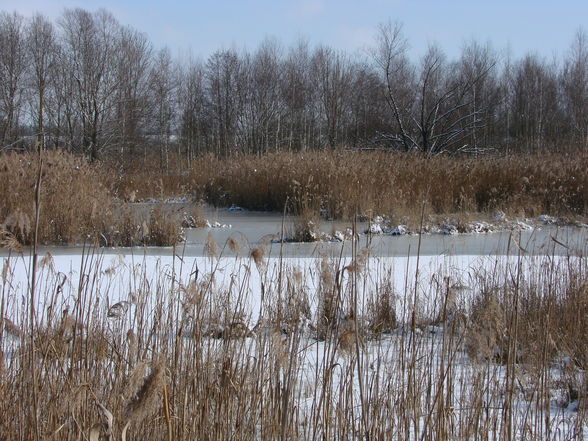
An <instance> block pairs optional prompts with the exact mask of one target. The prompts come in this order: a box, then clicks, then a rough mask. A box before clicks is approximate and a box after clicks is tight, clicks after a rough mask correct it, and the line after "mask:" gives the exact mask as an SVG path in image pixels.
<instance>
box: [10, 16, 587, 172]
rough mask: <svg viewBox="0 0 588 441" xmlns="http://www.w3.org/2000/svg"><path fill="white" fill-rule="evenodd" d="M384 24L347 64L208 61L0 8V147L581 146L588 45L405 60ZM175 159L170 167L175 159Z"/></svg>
mask: <svg viewBox="0 0 588 441" xmlns="http://www.w3.org/2000/svg"><path fill="white" fill-rule="evenodd" d="M408 50H409V44H408V42H407V41H406V39H405V38H404V36H403V34H402V26H401V25H400V24H395V23H387V24H383V25H380V26H379V28H378V30H377V32H376V34H375V38H374V43H373V45H372V47H370V48H367V49H366V50H365V51H362V52H361V53H358V54H350V53H345V52H340V51H336V50H334V49H332V48H330V47H327V46H321V45H319V46H315V47H311V46H310V45H309V44H308V43H307V42H305V41H302V40H301V41H299V42H297V43H296V44H294V45H292V46H291V47H288V48H284V47H283V46H282V45H281V44H280V43H279V42H278V41H276V40H274V39H266V40H265V41H263V42H262V43H261V44H260V45H259V46H258V47H257V48H256V49H255V50H253V51H249V50H245V49H242V50H241V49H239V50H238V49H234V48H231V49H219V50H218V51H216V52H214V53H213V54H212V55H210V56H209V57H208V58H207V59H206V60H200V59H197V58H194V57H191V56H186V57H174V56H173V55H172V51H170V50H169V49H161V50H156V49H155V48H154V46H153V45H152V43H151V42H150V41H149V39H148V38H147V36H146V35H145V34H144V33H142V32H139V31H137V30H135V29H133V28H130V27H128V26H124V25H121V24H120V23H119V22H118V21H117V19H116V18H115V17H114V16H113V15H112V14H111V13H109V12H107V11H105V10H98V11H96V12H89V11H86V10H83V9H69V10H65V12H64V13H63V14H62V15H61V17H60V18H59V19H57V20H56V21H55V22H51V21H50V20H48V19H47V18H46V17H44V16H42V15H38V14H37V15H33V16H32V17H23V16H21V15H19V14H17V13H10V12H1V13H0V148H1V149H2V150H3V151H7V150H26V149H32V148H34V146H35V145H37V146H38V145H44V146H45V147H46V148H53V147H60V148H63V149H66V150H68V151H71V152H75V153H82V154H85V155H87V156H88V157H89V158H91V159H98V158H107V157H108V158H123V157H128V155H131V156H137V157H140V156H147V155H151V154H153V153H157V154H158V155H159V158H160V161H161V166H162V167H164V168H165V167H167V164H168V161H169V159H168V158H169V156H170V154H172V153H173V154H174V156H175V154H177V155H180V156H181V157H182V158H185V159H186V164H187V165H188V166H190V164H191V161H192V160H193V159H194V158H196V157H197V155H199V154H202V153H207V152H212V153H214V154H217V155H228V154H233V153H239V152H243V153H266V152H272V151H280V150H290V151H297V150H307V149H313V150H315V149H326V148H330V149H332V148H342V147H344V148H383V149H394V150H400V151H413V150H417V151H421V152H423V153H425V154H426V155H436V154H439V153H444V152H448V153H459V152H477V153H479V152H485V151H489V150H503V151H525V152H527V151H535V150H539V149H545V148H551V149H563V148H568V147H574V148H577V147H581V148H586V147H588V37H587V36H586V34H585V33H584V31H583V30H582V29H579V30H578V31H577V32H576V34H575V37H574V38H573V41H571V42H570V47H569V50H568V51H567V52H566V53H565V54H561V56H557V57H555V56H554V57H553V58H544V57H541V56H539V55H537V54H535V53H529V54H527V55H525V56H524V57H522V58H521V59H513V58H512V57H510V56H508V55H505V54H502V53H500V52H498V51H496V50H495V49H493V48H492V46H491V45H490V44H481V43H479V42H476V41H471V42H469V43H467V44H464V46H463V48H462V50H461V54H460V56H459V57H458V58H457V59H448V57H447V56H446V55H445V54H444V53H443V50H442V48H440V47H439V46H437V45H435V44H433V45H431V46H430V47H429V49H428V50H427V51H426V53H424V54H422V56H420V58H418V59H413V58H412V57H410V56H409V52H408ZM176 157H177V156H176Z"/></svg>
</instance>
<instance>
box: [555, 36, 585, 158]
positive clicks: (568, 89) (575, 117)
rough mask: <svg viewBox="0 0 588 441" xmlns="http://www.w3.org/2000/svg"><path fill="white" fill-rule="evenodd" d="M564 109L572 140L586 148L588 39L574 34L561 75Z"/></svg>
mask: <svg viewBox="0 0 588 441" xmlns="http://www.w3.org/2000/svg"><path fill="white" fill-rule="evenodd" d="M561 83H562V89H563V98H564V107H565V111H566V116H567V119H568V124H569V127H570V129H571V136H572V138H573V140H574V141H575V142H576V143H578V144H580V145H582V146H583V147H584V148H588V37H587V36H586V33H585V32H584V30H583V29H579V30H578V31H577V32H576V35H575V37H574V41H573V42H572V46H571V48H570V52H569V54H568V56H567V58H566V59H565V61H564V65H563V71H562V74H561Z"/></svg>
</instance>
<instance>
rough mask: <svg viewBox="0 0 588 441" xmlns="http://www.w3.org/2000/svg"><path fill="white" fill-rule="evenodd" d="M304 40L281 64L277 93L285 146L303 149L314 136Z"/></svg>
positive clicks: (308, 52)
mask: <svg viewBox="0 0 588 441" xmlns="http://www.w3.org/2000/svg"><path fill="white" fill-rule="evenodd" d="M310 58H311V57H310V51H309V48H308V43H307V42H305V41H303V40H300V41H299V42H298V43H297V44H296V45H295V46H293V47H292V48H291V49H290V51H289V53H288V56H287V58H286V60H285V61H284V63H283V76H282V81H281V84H282V85H281V94H282V101H283V103H284V106H285V108H284V124H283V125H284V126H286V127H285V133H286V136H287V146H288V149H294V148H297V149H307V148H310V147H311V146H313V143H314V140H315V138H316V137H315V136H314V130H315V117H314V107H315V106H314V100H315V90H314V88H313V87H312V81H311V78H310Z"/></svg>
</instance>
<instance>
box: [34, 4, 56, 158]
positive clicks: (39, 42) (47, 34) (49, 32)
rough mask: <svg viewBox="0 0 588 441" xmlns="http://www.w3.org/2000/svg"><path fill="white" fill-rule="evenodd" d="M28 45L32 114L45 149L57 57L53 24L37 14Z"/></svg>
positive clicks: (39, 139) (39, 142)
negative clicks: (47, 119) (49, 102)
mask: <svg viewBox="0 0 588 441" xmlns="http://www.w3.org/2000/svg"><path fill="white" fill-rule="evenodd" d="M27 43H28V44H27V49H28V56H29V59H30V66H31V89H32V91H33V93H32V96H33V101H34V105H33V112H32V113H33V119H34V120H35V122H36V126H37V140H38V144H39V146H40V147H41V148H44V147H45V113H46V110H45V107H46V98H47V89H48V88H49V86H50V84H49V83H50V80H51V79H52V77H54V69H55V59H56V55H57V48H56V42H55V31H54V28H53V24H51V22H50V21H48V20H47V18H46V17H44V16H42V15H40V14H35V15H34V16H33V17H32V19H31V20H30V22H29V25H28V28H27Z"/></svg>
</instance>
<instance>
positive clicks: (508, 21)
mask: <svg viewBox="0 0 588 441" xmlns="http://www.w3.org/2000/svg"><path fill="white" fill-rule="evenodd" d="M75 7H81V8H84V9H87V10H90V11H93V10H96V9H98V8H105V9H107V10H109V11H110V12H112V13H113V14H114V16H115V17H116V18H117V19H118V20H119V22H121V23H122V24H126V25H130V26H132V27H133V28H135V29H137V30H140V31H142V32H145V33H146V34H147V35H148V36H149V37H150V40H151V41H152V42H153V43H154V45H155V46H156V47H158V48H161V47H163V46H168V47H169V48H170V49H171V50H172V53H174V52H175V53H177V54H183V53H187V52H190V53H191V54H193V55H194V56H196V57H202V58H206V57H207V56H209V55H210V54H212V53H213V52H214V51H215V50H218V49H227V48H233V47H234V48H236V49H243V48H246V49H249V50H254V49H255V48H256V47H257V46H258V45H259V43H260V42H261V41H263V40H264V39H265V38H268V37H269V38H276V39H277V40H278V41H279V42H280V43H281V44H282V46H284V47H288V46H290V45H292V44H293V43H295V42H296V41H297V40H299V39H300V38H303V39H305V40H306V41H308V42H309V43H310V44H311V45H318V44H326V45H329V46H331V47H334V48H336V49H340V50H345V51H347V52H349V53H354V52H357V51H362V50H365V49H366V48H367V47H369V46H370V45H372V44H373V41H374V35H375V32H376V28H377V26H378V24H379V23H383V22H387V21H388V20H391V21H392V22H396V21H397V22H400V23H402V25H403V31H404V35H405V36H406V37H407V39H408V42H409V50H410V56H411V57H412V58H415V59H416V58H418V57H419V56H421V55H423V54H424V52H425V51H426V49H427V47H428V45H430V44H432V43H437V44H438V45H439V46H440V47H441V48H442V49H443V50H444V51H445V53H446V54H447V55H448V56H449V57H451V58H454V57H457V56H458V55H459V53H460V50H461V48H462V47H463V46H464V45H465V44H466V43H467V42H469V41H471V40H477V41H479V42H481V43H487V42H490V43H491V44H492V46H493V48H494V49H496V50H498V51H500V52H503V53H506V52H508V53H510V54H511V55H512V56H514V57H521V56H523V55H524V54H526V53H528V52H534V53H536V54H539V55H541V56H544V57H546V58H551V57H553V56H556V57H562V56H564V55H565V54H566V52H567V51H568V49H569V47H570V44H571V41H572V39H573V36H574V34H575V33H576V32H577V30H578V29H579V28H583V29H584V30H586V31H588V0H561V1H554V0H534V1H532V0H484V1H481V0H480V1H478V0H410V1H409V0H361V1H360V0H338V1H337V0H299V1H294V0H200V1H197V0H192V1H189V0H164V1H161V0H85V1H84V0H0V10H2V11H9V12H11V11H18V12H19V13H21V14H23V15H26V16H30V15H31V14H32V13H34V12H41V13H43V14H44V15H46V16H48V17H49V18H51V19H55V18H57V17H59V16H60V15H61V13H62V12H63V10H64V9H65V8H75Z"/></svg>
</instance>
